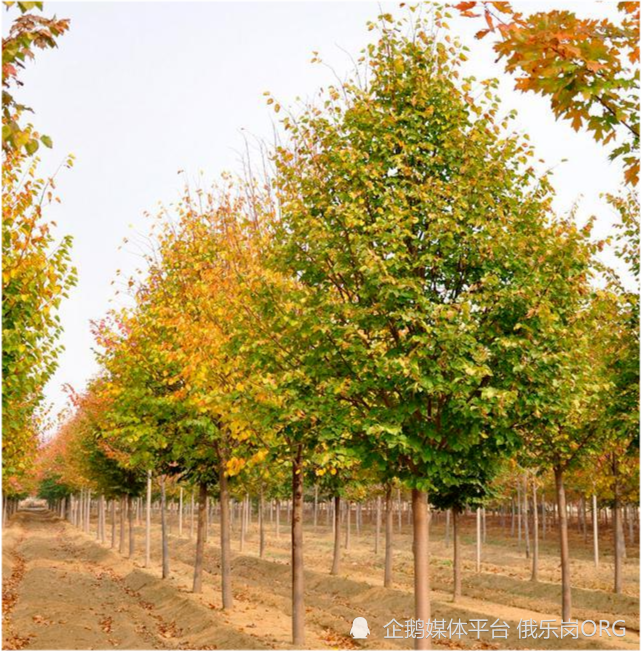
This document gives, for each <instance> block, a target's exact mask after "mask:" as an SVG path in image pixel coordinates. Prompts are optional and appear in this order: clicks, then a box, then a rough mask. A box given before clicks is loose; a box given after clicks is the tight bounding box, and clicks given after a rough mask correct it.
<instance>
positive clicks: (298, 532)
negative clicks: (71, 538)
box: [292, 444, 305, 646]
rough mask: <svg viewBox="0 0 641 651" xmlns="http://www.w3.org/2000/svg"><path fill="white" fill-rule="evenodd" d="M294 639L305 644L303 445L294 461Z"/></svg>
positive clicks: (299, 644) (295, 642) (295, 643)
mask: <svg viewBox="0 0 641 651" xmlns="http://www.w3.org/2000/svg"><path fill="white" fill-rule="evenodd" d="M292 502H293V504H292V506H293V509H292V640H293V643H294V645H295V646H303V645H304V644H305V575H304V571H305V570H304V566H303V521H302V518H303V446H302V445H301V444H298V449H297V450H296V456H295V458H294V462H293V463H292Z"/></svg>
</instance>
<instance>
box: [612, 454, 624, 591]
mask: <svg viewBox="0 0 641 651" xmlns="http://www.w3.org/2000/svg"><path fill="white" fill-rule="evenodd" d="M612 474H613V476H614V505H613V507H612V529H613V534H614V592H615V594H621V592H622V591H623V544H624V543H623V526H622V523H621V498H620V496H619V463H618V460H617V458H616V456H615V455H613V458H612Z"/></svg>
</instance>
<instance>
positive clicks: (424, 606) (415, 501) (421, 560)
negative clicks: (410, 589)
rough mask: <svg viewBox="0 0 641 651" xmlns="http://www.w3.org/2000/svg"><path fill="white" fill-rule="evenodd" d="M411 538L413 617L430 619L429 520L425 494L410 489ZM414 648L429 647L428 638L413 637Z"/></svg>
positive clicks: (424, 619)
mask: <svg viewBox="0 0 641 651" xmlns="http://www.w3.org/2000/svg"><path fill="white" fill-rule="evenodd" d="M412 514H413V525H414V526H413V539H414V550H413V551H414V610H415V615H414V618H415V619H416V620H423V621H424V622H428V621H429V620H430V575H429V536H430V533H429V521H428V510H427V495H426V494H425V493H424V492H422V491H419V490H417V489H415V488H414V489H412ZM414 648H415V649H429V648H431V645H430V638H428V637H423V638H415V640H414Z"/></svg>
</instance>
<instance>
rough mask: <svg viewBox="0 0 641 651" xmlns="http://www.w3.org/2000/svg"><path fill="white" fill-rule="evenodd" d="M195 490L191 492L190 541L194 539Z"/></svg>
mask: <svg viewBox="0 0 641 651" xmlns="http://www.w3.org/2000/svg"><path fill="white" fill-rule="evenodd" d="M194 507H195V504H194V490H193V488H192V491H191V507H190V509H189V540H191V539H192V538H193V537H194Z"/></svg>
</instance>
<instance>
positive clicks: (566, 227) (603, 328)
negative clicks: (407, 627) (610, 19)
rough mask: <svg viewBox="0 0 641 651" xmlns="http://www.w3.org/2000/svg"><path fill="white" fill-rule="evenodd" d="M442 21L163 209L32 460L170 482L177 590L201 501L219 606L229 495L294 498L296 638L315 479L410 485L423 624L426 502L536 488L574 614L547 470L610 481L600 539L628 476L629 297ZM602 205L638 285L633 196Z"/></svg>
mask: <svg viewBox="0 0 641 651" xmlns="http://www.w3.org/2000/svg"><path fill="white" fill-rule="evenodd" d="M464 4H470V3H464ZM472 4H473V3H472ZM490 4H496V3H490ZM624 4H626V3H624ZM443 18H444V16H443V15H442V14H441V13H440V10H434V12H433V13H432V14H431V15H430V16H429V17H423V16H421V15H420V12H418V11H415V10H414V9H410V10H409V11H408V13H407V16H406V17H404V18H401V19H399V20H396V19H394V18H393V17H392V16H391V15H389V14H384V15H383V16H381V18H380V20H379V21H378V22H377V23H376V24H372V25H371V28H372V29H376V30H377V31H378V40H377V41H376V42H374V43H372V44H371V45H369V46H368V47H367V48H366V50H365V51H364V52H363V56H362V58H361V60H360V62H359V67H358V70H357V71H356V72H355V73H354V75H353V76H352V77H351V78H350V79H349V80H348V81H346V82H345V83H344V84H342V85H339V86H335V87H330V88H328V89H327V90H326V91H325V92H324V94H323V95H322V99H321V102H320V103H317V104H314V105H306V106H302V107H299V108H298V109H297V110H296V111H295V112H294V111H292V112H285V111H283V113H284V114H285V117H283V118H282V119H281V136H280V139H279V142H278V144H277V145H276V146H275V147H274V148H273V149H272V150H270V151H268V152H266V155H265V158H264V160H261V161H260V163H261V164H262V165H261V173H260V174H259V173H257V172H256V164H255V161H250V160H248V161H246V165H245V169H244V174H243V175H242V177H240V178H236V177H231V176H226V177H224V178H222V179H221V181H220V182H219V183H218V184H217V185H216V186H215V187H213V188H197V189H194V188H191V187H187V188H186V189H185V192H184V195H183V197H182V198H181V200H180V201H178V202H177V203H176V204H175V205H173V206H171V207H170V208H168V209H167V210H163V211H162V213H161V214H160V215H159V216H158V219H157V221H156V222H155V224H154V227H153V229H152V239H151V241H152V246H151V250H150V251H149V253H148V255H147V262H148V269H147V270H146V273H145V275H144V277H141V278H132V279H129V280H128V281H127V286H128V291H129V293H130V294H131V296H132V298H133V301H132V303H133V304H132V305H131V306H130V307H128V308H125V309H122V310H118V311H114V312H112V313H110V314H109V315H108V317H106V318H105V319H104V320H102V321H101V322H99V323H96V324H95V336H96V341H97V346H98V353H97V354H98V358H99V361H100V363H101V368H102V371H101V373H100V374H99V376H98V377H96V378H95V379H94V380H93V381H92V382H91V383H90V385H89V386H88V387H87V388H86V390H84V391H83V392H82V394H80V395H76V396H74V403H75V404H74V409H73V412H72V413H71V414H69V415H68V417H67V418H66V420H65V421H64V422H63V423H62V425H61V428H60V432H59V435H58V437H57V438H56V439H55V441H54V442H53V443H52V444H51V446H49V447H50V449H51V450H52V452H51V453H48V455H50V456H52V457H55V459H56V464H58V466H59V468H58V470H56V472H57V473H58V474H59V476H60V477H65V480H64V482H63V483H64V484H65V486H67V487H68V488H69V489H72V488H73V489H74V490H75V489H77V488H78V487H80V486H82V487H83V488H86V489H87V490H92V491H94V492H95V493H97V494H100V495H103V496H105V497H107V498H110V499H113V498H116V497H117V498H121V497H125V498H127V497H130V496H136V495H138V494H140V492H141V491H143V490H145V486H146V485H147V482H148V481H149V476H150V474H153V476H155V477H158V478H160V488H161V502H162V503H163V504H164V502H165V493H166V483H167V482H168V481H169V478H171V477H174V478H179V480H180V482H181V483H183V484H184V485H191V486H197V487H198V491H199V500H198V502H199V504H200V511H199V521H198V522H199V524H198V540H197V561H196V576H195V579H194V587H195V588H196V589H197V588H198V585H199V583H198V581H199V580H200V579H199V578H198V577H199V576H200V574H201V572H202V551H203V544H204V522H205V499H204V498H205V496H206V495H208V494H213V495H215V496H216V498H217V500H218V502H219V504H220V523H221V526H220V531H221V539H220V548H221V559H222V576H223V583H222V595H223V605H224V607H225V608H229V607H231V606H232V603H233V599H232V592H231V577H230V538H229V530H230V527H229V521H230V513H229V501H230V490H232V486H230V484H231V485H233V484H234V483H235V482H243V485H245V486H251V487H252V488H251V492H252V494H254V495H259V496H261V495H265V494H266V493H267V492H268V491H270V490H273V487H274V486H278V487H279V490H282V487H283V486H284V485H285V482H286V481H289V492H290V499H291V502H292V518H291V551H292V561H291V565H292V606H293V607H292V632H293V641H294V643H295V644H297V645H302V644H304V612H305V609H304V574H303V554H302V549H303V528H302V512H303V500H304V489H305V483H306V482H308V483H309V482H310V478H311V482H312V483H313V484H315V485H316V484H320V485H321V486H322V487H323V490H324V491H328V492H329V493H330V494H332V495H333V496H334V497H335V499H336V500H337V501H338V500H340V498H341V497H342V496H344V495H345V491H348V490H354V489H353V487H354V486H360V487H363V489H364V490H369V489H368V488H367V487H369V486H378V487H381V491H382V494H383V495H384V496H385V499H386V501H387V502H388V504H389V502H390V501H391V491H392V486H395V485H400V486H402V487H403V488H404V489H405V490H407V491H409V494H410V496H411V505H412V511H411V512H412V527H413V554H414V581H415V605H416V614H415V618H416V619H422V620H425V621H426V620H428V619H429V618H430V602H429V564H428V561H429V529H428V496H429V503H430V504H431V505H432V506H433V507H435V508H437V509H444V510H445V509H447V510H451V512H452V514H453V520H454V522H456V517H457V514H458V513H460V512H461V510H463V509H465V508H467V507H470V506H472V507H477V506H480V505H483V504H484V503H485V502H487V500H488V499H491V498H492V497H493V494H494V493H493V490H494V487H495V486H496V485H497V477H499V476H500V474H501V472H502V471H503V470H504V469H505V467H506V465H508V466H509V464H512V463H517V464H518V465H519V466H520V467H522V468H524V469H527V470H528V472H530V473H533V474H534V475H537V476H543V475H544V474H545V473H551V475H553V477H554V484H555V500H556V504H557V509H558V522H557V524H558V528H559V540H560V554H561V563H562V579H563V604H562V616H563V619H564V620H569V619H570V616H571V591H570V565H569V548H568V536H567V516H566V513H567V510H566V494H565V486H566V477H567V475H568V473H573V472H574V471H575V469H582V471H583V473H585V475H586V476H590V477H597V476H598V477H599V482H607V491H611V495H612V498H611V499H612V513H613V518H614V520H615V527H614V529H615V531H617V532H618V531H620V525H619V523H620V519H621V518H620V505H621V502H622V499H623V496H622V490H623V489H622V486H623V484H624V483H625V482H624V481H623V479H622V477H624V476H634V473H635V472H638V470H637V468H638V464H637V463H636V457H637V450H638V438H637V419H638V418H637V414H638V396H637V388H638V367H639V362H638V345H637V329H638V325H637V324H638V295H637V293H636V289H635V290H634V291H631V290H630V289H629V288H627V287H626V285H625V284H624V283H623V282H622V281H621V280H620V279H619V277H618V276H617V274H616V273H615V272H614V271H613V270H612V269H609V268H607V267H606V266H604V265H603V264H602V263H600V262H599V261H598V258H597V253H598V252H599V251H600V250H601V249H602V248H603V246H604V243H603V242H594V241H593V239H592V238H591V233H590V231H591V222H590V223H589V224H588V225H586V226H585V227H583V228H579V227H578V226H577V225H576V223H575V221H574V219H573V216H569V217H566V218H563V217H558V216H556V215H554V213H553V211H552V208H551V202H552V198H553V192H552V187H551V183H550V180H549V178H548V177H547V176H546V175H545V174H542V173H539V172H537V170H536V166H535V164H534V162H533V148H532V146H531V145H530V144H528V142H527V141H526V140H525V139H523V138H522V137H520V136H518V135H515V134H513V133H511V132H510V130H509V124H510V116H507V117H504V116H503V115H502V113H501V106H500V103H499V101H498V99H497V97H496V96H495V94H494V88H495V85H496V84H495V82H493V81H484V82H480V83H479V82H476V81H475V80H472V79H462V78H461V74H460V62H461V60H464V59H465V58H466V55H465V52H464V49H462V48H460V46H459V45H458V44H457V43H456V42H455V40H453V39H452V38H451V37H450V36H449V35H447V36H446V37H444V38H441V37H437V36H436V35H435V32H434V31H433V27H432V24H433V23H432V22H431V21H432V20H435V21H436V24H437V25H438V26H439V27H443ZM267 102H268V104H271V105H272V106H273V107H274V109H275V111H276V112H277V113H280V112H281V111H282V108H281V106H280V105H279V104H278V103H277V102H275V100H274V99H273V98H272V97H271V96H268V98H267ZM615 126H616V125H615ZM637 140H638V136H637ZM611 205H612V206H613V207H614V208H615V209H616V210H617V211H618V213H619V215H620V217H621V224H622V227H621V228H620V229H619V231H618V236H617V238H616V242H615V244H614V246H615V250H616V252H617V254H618V255H619V256H620V257H621V258H622V260H623V261H624V262H626V263H627V264H628V266H629V268H630V271H631V272H632V273H633V274H635V275H636V274H637V272H638V263H637V258H636V249H637V245H638V228H637V224H638V204H637V200H636V197H635V195H634V194H633V193H632V192H627V191H622V194H621V195H620V196H619V197H613V198H611ZM5 377H6V376H5ZM53 450H55V454H54V452H53ZM595 468H598V469H599V473H598V474H597V473H595V472H594V469H595ZM70 474H72V475H73V474H75V476H74V478H73V479H71V478H70V477H69V475H70ZM51 477H52V475H51V474H49V478H51ZM286 477H288V478H289V479H288V480H286ZM61 481H62V480H61ZM533 485H534V486H536V483H535V484H533ZM599 490H602V489H601V488H599ZM603 490H604V491H605V490H606V489H605V488H604V489H603ZM595 491H596V489H592V490H588V491H587V492H589V493H590V494H593V493H594V492H595ZM601 495H602V496H604V495H605V492H604V493H602V494H601ZM533 497H534V499H536V493H534V494H533ZM606 499H607V498H606ZM634 499H636V497H633V498H632V500H634ZM339 512H340V509H336V513H339ZM161 513H162V514H164V513H165V509H164V508H161ZM534 513H538V509H537V508H535V509H534ZM336 530H337V531H338V527H336ZM164 544H166V543H164ZM617 558H619V560H618V561H617V562H616V563H615V567H616V570H615V571H616V574H617V576H618V577H619V578H618V580H617V581H615V585H616V586H618V587H617V589H618V590H620V575H621V568H620V555H618V556H617ZM164 569H165V568H164ZM167 571H168V568H167ZM428 642H429V641H428V640H426V639H420V640H417V644H418V645H426V644H428Z"/></svg>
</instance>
